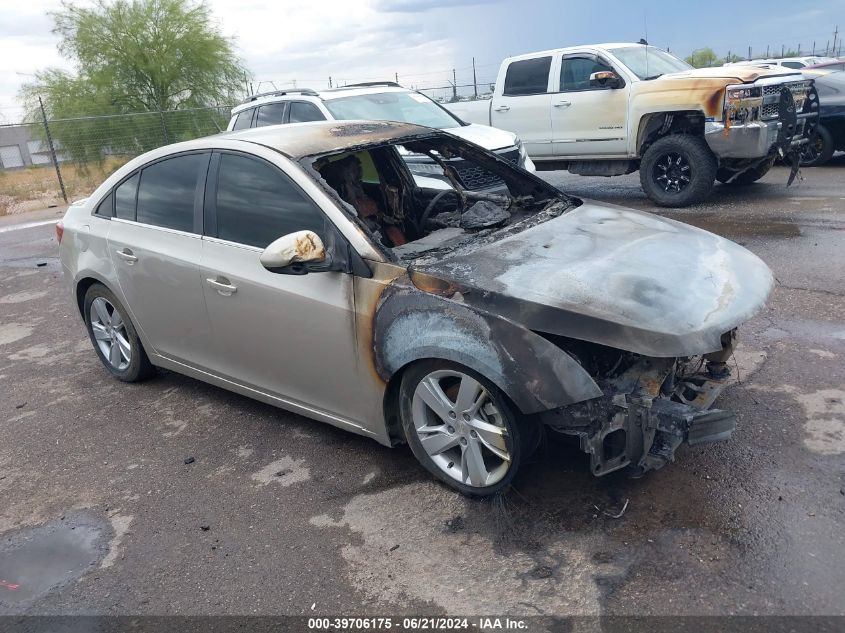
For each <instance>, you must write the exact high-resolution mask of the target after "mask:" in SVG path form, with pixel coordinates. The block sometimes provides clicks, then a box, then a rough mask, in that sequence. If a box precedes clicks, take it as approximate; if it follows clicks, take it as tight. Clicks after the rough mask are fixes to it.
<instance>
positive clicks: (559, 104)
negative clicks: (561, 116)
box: [555, 101, 572, 108]
mask: <svg viewBox="0 0 845 633" xmlns="http://www.w3.org/2000/svg"><path fill="white" fill-rule="evenodd" d="M571 105H572V102H571V101H558V102H557V103H556V104H555V107H556V108H568V107H569V106H571Z"/></svg>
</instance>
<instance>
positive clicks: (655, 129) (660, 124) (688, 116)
mask: <svg viewBox="0 0 845 633" xmlns="http://www.w3.org/2000/svg"><path fill="white" fill-rule="evenodd" d="M704 121H705V117H704V112H702V111H700V110H677V111H665V112H649V113H647V114H644V115H642V117H640V122H639V125H638V126H637V147H636V150H637V156H639V157H640V158H642V155H643V154H644V153H645V151H646V150H647V149H648V147H649V145H651V144H652V143H654V142H655V141H656V140H657V139H659V138H662V137H664V136H666V135H668V134H693V135H696V136H704Z"/></svg>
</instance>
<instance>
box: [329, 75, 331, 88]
mask: <svg viewBox="0 0 845 633" xmlns="http://www.w3.org/2000/svg"><path fill="white" fill-rule="evenodd" d="M331 87H332V76H331V75H329V88H331Z"/></svg>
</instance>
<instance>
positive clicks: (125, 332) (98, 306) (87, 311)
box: [83, 284, 155, 382]
mask: <svg viewBox="0 0 845 633" xmlns="http://www.w3.org/2000/svg"><path fill="white" fill-rule="evenodd" d="M83 308H84V309H83V315H84V318H85V325H86V326H87V329H88V336H89V337H90V339H91V343H92V344H93V345H94V349H95V350H96V351H97V356H99V358H100V361H101V362H102V363H103V365H104V366H105V368H106V369H108V370H109V371H110V372H111V374H112V375H113V376H114V377H115V378H117V379H118V380H122V381H124V382H136V381H140V380H144V379H145V378H149V377H150V376H152V375H153V374H154V373H155V368H154V367H153V366H152V364H151V363H150V360H149V358H147V354H146V352H144V348H143V346H142V345H141V340H140V339H139V338H138V333H137V332H136V331H135V327H134V326H133V325H132V322H131V321H130V320H129V317H128V315H127V313H126V309H125V308H124V307H123V306H122V305H121V304H120V302H119V301H118V300H117V297H115V296H114V294H113V293H112V292H111V291H110V290H109V289H108V288H106V287H105V286H103V285H102V284H94V285H92V286H91V287H90V288H89V289H88V292H86V293H85V302H84V306H83Z"/></svg>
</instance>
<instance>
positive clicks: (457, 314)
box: [373, 290, 602, 428]
mask: <svg viewBox="0 0 845 633" xmlns="http://www.w3.org/2000/svg"><path fill="white" fill-rule="evenodd" d="M373 346H374V351H375V358H376V367H377V370H378V372H379V374H380V375H381V376H382V378H383V379H384V380H385V382H386V384H387V387H386V389H385V395H384V407H385V419H386V420H387V422H388V428H390V426H391V418H392V416H395V415H396V410H395V409H393V408H392V407H394V406H395V405H396V402H397V401H396V398H397V394H398V384H399V383H401V380H402V378H401V377H402V374H403V373H404V372H405V371H406V370H407V368H408V367H409V366H410V365H411V364H413V363H415V362H417V361H422V360H443V361H449V362H453V363H458V364H459V365H463V366H464V367H467V368H469V369H472V370H473V371H475V372H477V373H479V374H481V375H482V376H484V377H485V378H487V379H488V380H489V381H490V382H492V383H493V384H494V385H496V387H498V388H499V389H500V390H501V391H502V393H504V394H505V395H506V396H507V397H508V398H509V399H510V401H511V402H512V403H513V404H514V405H515V407H516V408H517V410H518V411H519V412H520V413H522V414H532V413H538V412H540V411H547V410H550V409H554V408H558V407H561V406H565V405H567V404H572V403H575V402H580V401H582V400H588V399H590V398H596V397H599V396H601V395H602V392H601V389H600V388H599V386H598V385H597V384H596V383H595V381H594V380H593V379H592V377H591V376H590V375H589V374H588V373H587V371H586V370H584V369H583V368H582V367H581V365H580V364H579V363H578V361H576V360H575V359H574V358H573V357H572V356H570V355H569V354H567V353H566V352H565V351H564V350H562V349H561V348H559V347H557V346H555V345H554V344H553V343H551V342H549V341H548V340H546V339H545V338H543V337H542V336H540V335H539V334H536V333H534V332H532V331H531V330H528V329H526V328H524V327H522V326H520V325H518V324H516V323H514V322H512V321H509V320H507V319H504V318H502V317H499V316H496V315H493V314H490V313H487V312H484V311H482V310H479V309H476V308H473V307H470V306H468V305H465V304H463V303H461V302H459V301H454V300H450V299H446V298H443V297H438V296H435V295H432V294H428V293H425V292H421V291H417V290H399V291H394V292H393V293H392V294H391V295H390V296H388V297H386V298H385V299H384V300H383V301H382V302H381V304H380V306H379V308H378V311H377V313H376V318H375V332H374V340H373Z"/></svg>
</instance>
